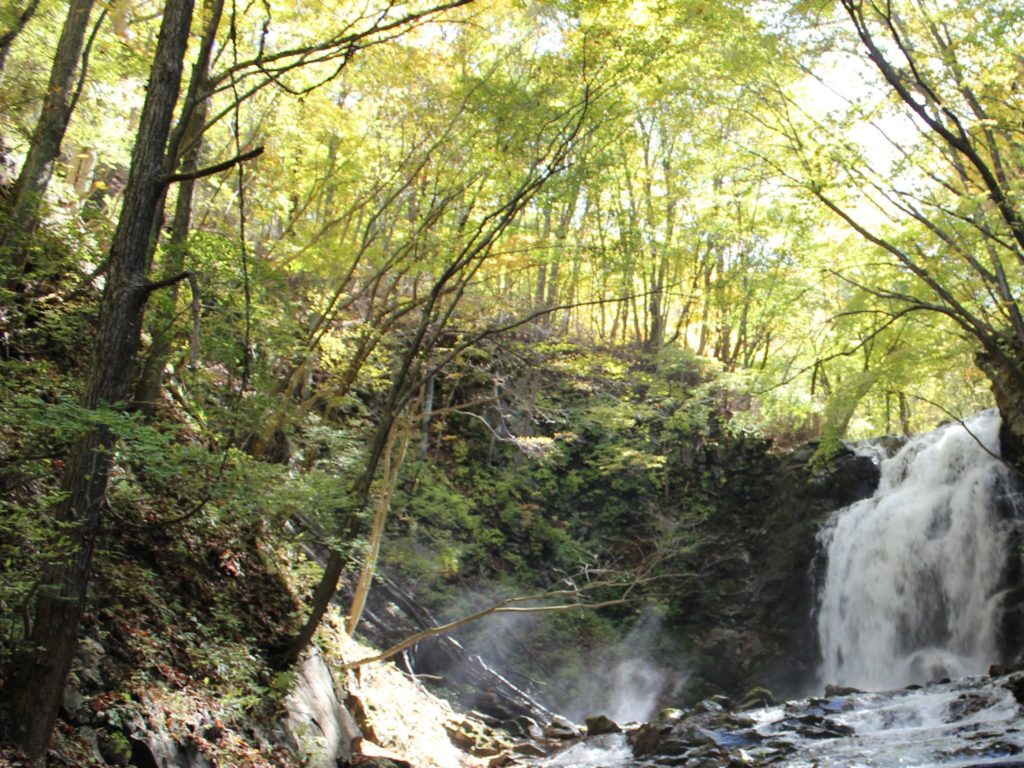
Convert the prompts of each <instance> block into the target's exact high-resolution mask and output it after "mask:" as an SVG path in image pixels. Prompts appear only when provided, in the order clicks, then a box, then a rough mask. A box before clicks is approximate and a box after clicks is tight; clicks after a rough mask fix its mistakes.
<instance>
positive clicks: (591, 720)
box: [587, 715, 622, 736]
mask: <svg viewBox="0 0 1024 768" xmlns="http://www.w3.org/2000/svg"><path fill="white" fill-rule="evenodd" d="M606 733H622V728H620V727H619V724H618V723H616V722H615V721H614V720H612V719H610V718H607V717H605V716H604V715H597V716H596V717H588V718H587V735H588V736H604V735H605V734H606Z"/></svg>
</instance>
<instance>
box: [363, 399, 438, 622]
mask: <svg viewBox="0 0 1024 768" xmlns="http://www.w3.org/2000/svg"><path fill="white" fill-rule="evenodd" d="M431 381H433V379H431ZM411 431H412V426H411V425H410V424H408V423H401V422H396V423H395V425H394V426H393V427H392V428H391V433H390V434H389V436H388V440H387V445H385V447H384V455H383V456H382V457H381V463H382V464H383V468H382V471H383V478H382V484H381V488H380V492H379V493H378V495H377V499H376V502H375V503H374V508H373V523H372V525H371V526H370V544H369V547H368V549H367V552H366V557H365V559H364V560H363V568H362V571H361V572H360V573H359V581H358V582H357V583H356V588H355V591H354V592H353V594H352V607H351V608H350V609H349V613H348V620H347V621H346V622H345V631H346V632H348V634H349V635H354V634H355V631H356V627H358V626H359V620H360V619H361V618H362V615H363V608H365V607H366V598H367V596H368V595H369V594H370V585H371V584H372V583H373V574H374V573H375V572H376V571H377V559H378V557H379V556H380V545H381V543H382V542H383V541H384V527H385V525H386V524H387V521H388V513H389V512H390V511H391V497H392V496H393V495H394V492H395V488H396V487H397V486H398V473H399V472H400V471H401V469H402V464H403V463H404V461H405V450H406V448H407V447H408V445H409V436H410V433H411Z"/></svg>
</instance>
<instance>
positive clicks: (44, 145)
mask: <svg viewBox="0 0 1024 768" xmlns="http://www.w3.org/2000/svg"><path fill="white" fill-rule="evenodd" d="M92 6H93V0H70V2H69V5H68V15H67V18H66V19H65V20H64V27H63V29H61V33H60V40H59V41H58V43H57V53H56V54H55V55H54V58H53V66H52V67H51V69H50V80H49V82H48V83H47V85H46V96H45V98H44V99H43V110H42V113H41V114H40V115H39V122H38V123H36V127H35V130H34V131H33V132H32V141H31V143H30V145H29V150H28V155H27V156H26V157H25V163H24V165H22V167H21V173H20V174H18V179H17V181H15V182H14V188H13V189H12V190H11V196H10V202H9V203H8V205H9V219H8V221H7V223H6V229H5V231H4V232H3V233H2V235H0V237H2V244H3V245H5V246H8V247H11V248H12V250H13V252H12V254H11V260H12V262H13V265H14V274H13V277H14V278H15V279H17V277H18V275H19V273H20V272H21V271H23V270H24V268H25V264H26V261H27V257H28V252H27V250H26V249H25V248H23V247H20V245H21V244H20V243H18V242H16V240H17V239H19V238H20V237H21V236H23V235H24V234H27V233H29V232H31V231H32V230H34V229H35V228H36V225H37V224H38V223H39V209H40V202H41V200H42V198H43V195H44V194H45V193H46V187H47V185H48V184H49V183H50V177H51V176H52V175H53V165H54V163H55V162H56V160H57V156H58V155H59V154H60V145H61V142H63V141H64V133H65V132H66V131H67V128H68V122H69V121H70V120H71V111H72V108H73V103H72V101H73V99H72V97H73V93H74V88H75V70H76V69H78V62H79V59H80V58H81V56H82V48H83V46H84V44H85V31H86V28H87V27H88V25H89V14H90V13H91V12H92Z"/></svg>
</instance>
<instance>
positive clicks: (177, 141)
mask: <svg viewBox="0 0 1024 768" xmlns="http://www.w3.org/2000/svg"><path fill="white" fill-rule="evenodd" d="M223 15H224V0H207V1H206V2H205V3H204V4H203V11H202V18H203V38H202V43H201V44H200V47H199V53H198V55H197V57H196V61H195V65H194V66H193V67H192V79H191V80H190V81H189V86H188V93H187V94H186V96H185V103H184V104H183V106H182V114H181V117H180V118H179V122H178V125H177V126H176V127H175V129H174V131H173V133H172V134H171V138H170V142H169V147H168V152H169V156H168V160H169V165H171V166H173V165H174V164H175V163H176V162H177V160H178V157H177V155H178V153H179V152H181V153H182V157H181V167H180V169H179V170H180V171H181V172H182V173H186V174H188V173H195V172H196V171H197V170H199V160H200V156H201V154H202V149H203V129H204V128H205V127H206V115H207V112H208V111H209V99H208V91H209V78H210V62H211V60H212V58H213V44H214V42H215V41H216V39H217V29H218V28H219V27H220V21H221V17H222V16H223ZM195 186H196V182H195V181H194V180H192V179H187V180H185V181H182V182H181V183H180V184H179V185H178V197H177V200H176V201H175V204H174V219H173V222H172V224H171V236H170V241H169V244H168V245H169V247H168V249H167V258H166V260H165V263H164V264H163V265H162V269H161V270H160V271H161V273H162V276H163V277H171V276H173V275H179V274H181V273H182V272H183V271H184V270H185V261H186V257H187V248H186V243H187V241H188V235H189V232H190V231H191V229H192V198H193V196H194V194H195ZM160 205H161V207H162V206H163V201H161V204H160ZM168 294H169V295H167V296H162V297H161V301H160V303H159V305H158V306H156V307H154V311H153V312H152V315H153V317H152V318H151V320H150V322H149V323H148V326H149V327H150V328H151V329H152V337H153V343H152V344H151V345H150V348H149V354H148V355H146V360H145V363H144V365H143V367H142V372H141V373H140V375H139V383H138V386H137V388H136V390H135V407H136V408H137V409H138V410H139V412H141V413H142V414H143V415H144V416H145V417H146V418H147V419H148V418H152V416H153V412H154V410H155V408H156V402H157V400H158V399H159V398H160V392H161V391H162V389H163V384H164V368H165V367H166V366H167V361H168V360H170V358H171V354H172V352H173V344H172V343H171V340H172V336H173V332H174V317H175V306H176V305H177V301H178V283H175V284H174V285H173V286H171V287H170V288H169V289H168Z"/></svg>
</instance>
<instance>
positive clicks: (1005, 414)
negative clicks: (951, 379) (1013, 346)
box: [976, 353, 1024, 469]
mask: <svg viewBox="0 0 1024 768" xmlns="http://www.w3.org/2000/svg"><path fill="white" fill-rule="evenodd" d="M976 359H977V363H978V367H979V368H981V370H982V371H984V372H985V375H986V376H988V380H989V381H990V382H992V394H993V395H994V396H995V399H996V406H997V407H998V408H999V413H1000V415H1001V416H1002V421H1003V423H1002V426H1001V427H1000V429H999V444H1000V450H1001V454H1002V457H1003V458H1004V459H1005V460H1006V461H1008V462H1009V463H1010V464H1012V465H1013V466H1015V467H1017V468H1019V469H1022V468H1024V370H1022V369H1021V367H1019V366H1014V365H1012V364H1011V363H1010V362H1008V361H1006V360H1005V359H997V358H996V357H995V356H993V355H989V354H986V353H979V354H978V355H977V357H976Z"/></svg>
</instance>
